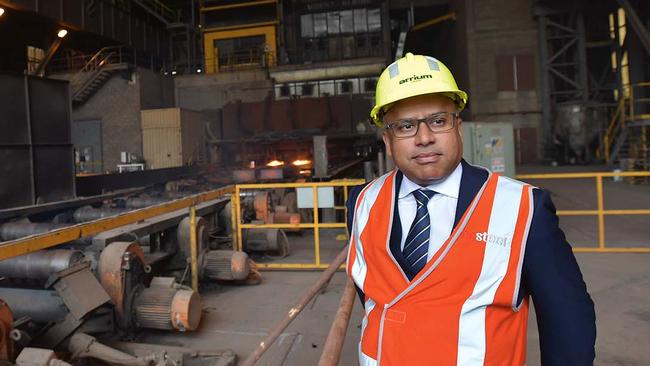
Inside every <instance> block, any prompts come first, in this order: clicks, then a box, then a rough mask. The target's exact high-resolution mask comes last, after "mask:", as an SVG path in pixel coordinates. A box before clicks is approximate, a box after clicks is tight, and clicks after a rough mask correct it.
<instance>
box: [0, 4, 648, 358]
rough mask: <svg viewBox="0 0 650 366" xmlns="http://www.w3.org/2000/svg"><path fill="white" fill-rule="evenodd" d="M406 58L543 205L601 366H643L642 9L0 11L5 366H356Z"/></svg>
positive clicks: (106, 7) (138, 7)
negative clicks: (373, 203)
mask: <svg viewBox="0 0 650 366" xmlns="http://www.w3.org/2000/svg"><path fill="white" fill-rule="evenodd" d="M407 52H411V53H413V54H421V55H429V56H432V57H435V58H436V59H437V60H439V61H440V62H442V63H444V64H445V65H446V66H448V67H449V69H450V70H451V71H452V73H453V75H454V77H455V79H456V82H457V83H458V86H459V87H460V88H461V89H463V90H465V91H467V92H468V94H469V102H468V104H467V106H466V108H465V109H464V110H463V111H462V113H461V117H462V120H463V123H462V133H463V158H464V159H465V160H466V161H467V162H469V163H471V164H475V165H479V166H483V167H486V168H487V169H489V170H491V171H493V172H495V173H500V174H502V175H505V176H507V177H510V178H513V179H517V180H520V181H524V182H526V183H529V184H531V185H533V186H536V187H539V188H542V189H544V190H546V191H547V192H549V193H550V196H551V197H552V199H553V202H554V204H555V206H556V208H557V214H558V216H559V220H560V227H561V228H562V230H563V232H564V234H565V235H566V238H567V240H568V242H569V243H570V244H571V246H572V248H573V252H574V253H575V256H576V258H577V261H578V263H579V265H580V267H581V270H582V274H583V276H584V280H585V282H586V285H587V290H588V291H589V293H590V295H591V297H592V299H593V301H594V303H595V307H596V319H597V333H598V336H597V341H596V359H595V364H596V365H650V355H649V354H648V352H647V350H646V349H645V346H643V345H644V344H647V343H646V342H647V339H650V228H649V225H648V217H649V216H650V149H649V144H650V2H648V1H647V0H601V1H587V0H568V1H566V0H565V1H559V0H412V1H409V0H340V1H333V0H249V1H246V0H0V172H2V177H0V364H1V365H17V366H50V365H60V366H64V365H123V366H134V365H138V366H140V365H142V366H145V365H147V366H154V365H155V366H166V365H169V366H176V365H178V366H180V365H186V366H190V365H205V366H212V365H214V366H236V365H246V366H248V365H267V366H280V365H319V366H326V365H357V364H358V351H359V349H360V348H359V339H360V337H361V331H362V319H363V316H364V310H363V308H362V306H361V303H360V301H359V299H358V298H357V293H356V292H355V291H354V286H353V285H352V283H351V281H350V280H349V279H348V277H347V275H346V272H345V258H346V256H347V253H348V252H347V249H346V248H347V246H348V242H349V239H350V235H349V233H348V229H347V219H348V216H347V215H346V210H347V209H346V201H347V199H348V196H349V193H350V190H351V189H352V187H355V186H358V185H362V184H365V183H366V182H369V181H372V180H373V179H375V178H377V177H380V176H382V175H384V174H386V173H388V172H391V171H393V170H394V169H395V164H394V162H393V160H392V159H391V156H389V154H388V153H387V151H386V146H385V145H384V142H383V140H382V133H383V130H382V128H379V127H377V126H375V125H373V124H372V123H371V119H370V118H369V113H370V110H371V109H372V108H373V106H374V103H375V91H376V87H377V82H378V79H379V75H380V74H381V72H382V70H384V69H385V68H386V67H387V66H388V65H390V64H391V63H392V62H394V61H395V60H397V59H399V58H401V57H403V56H404V55H406V54H407ZM531 310H534V306H531ZM529 323H530V326H529V328H528V347H527V360H526V364H527V365H542V364H543V363H542V362H541V360H540V345H539V339H538V336H537V329H536V322H535V314H534V311H531V314H530V322H529ZM643 339H646V341H643ZM382 364H383V363H382Z"/></svg>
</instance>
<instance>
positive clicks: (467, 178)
mask: <svg viewBox="0 0 650 366" xmlns="http://www.w3.org/2000/svg"><path fill="white" fill-rule="evenodd" d="M460 163H461V164H462V165H463V175H462V177H461V179H460V190H459V192H458V203H457V204H456V217H455V218H454V228H455V227H456V224H458V222H459V221H460V218H461V217H463V214H464V213H465V211H467V208H468V207H469V205H470V203H472V200H473V199H474V196H476V194H477V193H478V191H479V190H480V189H481V187H482V186H483V183H485V181H486V180H487V177H488V172H487V171H486V170H484V169H481V168H477V167H475V166H473V165H470V164H469V163H467V162H466V161H465V159H462V160H461V161H460Z"/></svg>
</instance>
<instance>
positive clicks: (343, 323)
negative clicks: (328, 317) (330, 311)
mask: <svg viewBox="0 0 650 366" xmlns="http://www.w3.org/2000/svg"><path fill="white" fill-rule="evenodd" d="M356 294H357V292H356V289H355V287H354V283H353V282H352V280H350V279H348V280H347V281H346V283H345V289H344V290H343V296H341V302H340V303H339V309H338V310H337V311H336V316H335V317H334V321H333V322H332V326H331V327H330V332H329V334H328V335H327V340H326V341H325V345H324V346H323V353H322V354H321V357H320V360H318V366H336V365H338V364H339V360H340V358H341V349H343V342H344V341H345V334H346V333H347V330H348V324H349V323H350V316H351V315H352V308H353V307H354V299H355V297H356Z"/></svg>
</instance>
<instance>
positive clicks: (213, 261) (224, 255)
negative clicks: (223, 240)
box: [201, 250, 251, 281]
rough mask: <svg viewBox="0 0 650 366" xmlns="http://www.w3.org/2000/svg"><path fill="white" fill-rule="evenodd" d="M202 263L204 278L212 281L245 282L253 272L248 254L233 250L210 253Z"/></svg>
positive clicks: (204, 257)
mask: <svg viewBox="0 0 650 366" xmlns="http://www.w3.org/2000/svg"><path fill="white" fill-rule="evenodd" d="M201 263H202V270H201V275H202V277H203V278H209V279H211V280H221V281H231V280H243V279H245V278H246V277H248V274H249V273H250V271H251V266H250V259H249V258H248V254H246V253H244V252H236V251H233V250H211V251H208V252H206V253H205V254H204V255H203V260H202V261H201Z"/></svg>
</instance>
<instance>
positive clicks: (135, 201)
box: [124, 197, 170, 209]
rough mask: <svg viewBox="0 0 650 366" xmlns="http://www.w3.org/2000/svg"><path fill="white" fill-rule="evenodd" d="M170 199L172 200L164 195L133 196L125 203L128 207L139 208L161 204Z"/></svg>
mask: <svg viewBox="0 0 650 366" xmlns="http://www.w3.org/2000/svg"><path fill="white" fill-rule="evenodd" d="M168 201H170V200H169V199H168V198H162V197H131V198H127V199H126V201H125V202H124V205H125V207H126V208H130V209H137V208H145V207H149V206H154V205H159V204H161V203H165V202H168Z"/></svg>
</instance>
